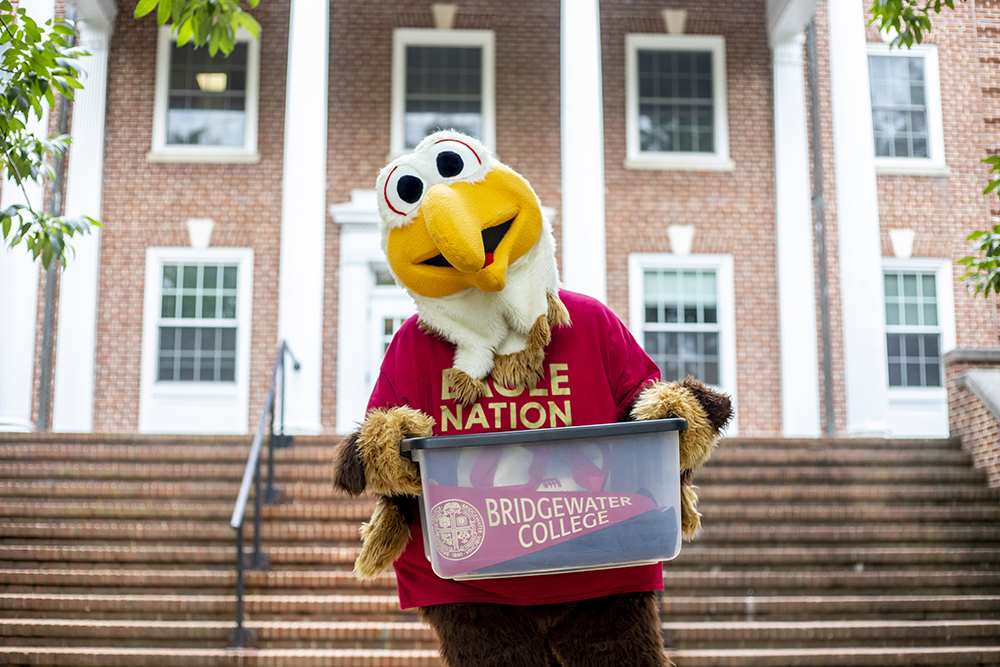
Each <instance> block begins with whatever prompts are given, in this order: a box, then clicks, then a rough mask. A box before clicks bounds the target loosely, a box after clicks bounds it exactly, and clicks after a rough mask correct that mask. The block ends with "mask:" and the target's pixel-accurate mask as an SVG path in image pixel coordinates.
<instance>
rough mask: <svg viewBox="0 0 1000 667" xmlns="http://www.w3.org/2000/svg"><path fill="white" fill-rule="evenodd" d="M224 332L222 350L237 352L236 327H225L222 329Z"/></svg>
mask: <svg viewBox="0 0 1000 667" xmlns="http://www.w3.org/2000/svg"><path fill="white" fill-rule="evenodd" d="M220 331H221V332H222V346H221V348H220V349H221V350H222V351H223V352H235V351H236V329H228V328H223V329H220Z"/></svg>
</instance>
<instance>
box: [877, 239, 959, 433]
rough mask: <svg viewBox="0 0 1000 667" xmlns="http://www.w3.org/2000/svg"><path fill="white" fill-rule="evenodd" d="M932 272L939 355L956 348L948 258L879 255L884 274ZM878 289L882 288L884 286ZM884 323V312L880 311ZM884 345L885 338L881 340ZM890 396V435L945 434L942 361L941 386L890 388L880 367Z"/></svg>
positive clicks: (945, 392) (952, 278) (952, 277)
mask: <svg viewBox="0 0 1000 667" xmlns="http://www.w3.org/2000/svg"><path fill="white" fill-rule="evenodd" d="M887 272H889V273H910V272H912V273H933V274H934V286H935V290H936V291H937V297H936V298H937V307H938V326H939V328H940V329H941V349H940V353H941V358H942V359H944V355H945V353H947V352H949V351H951V350H953V349H955V346H956V344H957V343H956V333H955V292H954V289H955V288H954V284H955V275H954V268H953V265H952V262H951V260H950V259H934V258H923V257H919V258H910V259H901V258H895V257H883V258H882V275H885V273H887ZM879 289H881V290H884V289H885V287H884V285H880V286H879ZM882 317H883V323H884V318H885V315H884V314H883V316H882ZM882 344H883V345H885V344H886V343H885V340H883V342H882ZM882 376H883V382H885V384H886V387H887V388H888V396H889V432H890V435H891V436H892V437H907V438H909V437H927V438H946V437H948V434H949V431H948V390H947V386H946V383H945V376H944V363H943V361H942V367H941V386H940V387H890V386H889V366H888V363H887V364H886V366H885V368H883V369H882Z"/></svg>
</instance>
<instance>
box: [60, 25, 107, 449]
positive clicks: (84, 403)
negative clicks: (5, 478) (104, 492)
mask: <svg viewBox="0 0 1000 667" xmlns="http://www.w3.org/2000/svg"><path fill="white" fill-rule="evenodd" d="M77 27H78V29H79V32H80V46H82V47H83V48H85V49H87V51H89V52H90V55H89V56H88V57H86V58H84V59H83V60H82V63H81V64H82V65H83V67H84V68H85V69H86V71H87V74H86V78H85V79H84V81H83V90H79V91H77V93H76V95H75V99H74V102H73V144H72V146H71V147H70V151H69V165H68V168H67V179H66V215H67V216H70V217H73V216H81V215H87V216H90V217H92V218H95V219H97V220H100V219H101V194H102V189H103V185H104V111H105V100H106V98H107V84H108V41H109V39H110V37H111V24H110V23H108V22H106V21H98V20H81V21H78V22H77ZM73 248H74V249H75V250H76V254H75V256H74V257H72V258H71V259H70V260H69V261H68V262H67V264H66V268H65V269H64V270H63V274H62V280H61V281H60V285H59V330H58V336H57V339H56V369H55V389H54V399H53V412H52V430H53V431H76V432H89V431H91V430H92V429H93V424H94V354H95V351H96V337H97V294H98V284H99V266H100V264H99V259H100V250H101V230H100V229H96V228H95V229H94V230H93V231H92V232H91V234H90V235H88V236H82V237H78V238H75V239H74V240H73Z"/></svg>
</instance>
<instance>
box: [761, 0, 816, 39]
mask: <svg viewBox="0 0 1000 667" xmlns="http://www.w3.org/2000/svg"><path fill="white" fill-rule="evenodd" d="M815 11H816V0H767V36H768V39H769V40H770V42H771V46H772V47H773V46H775V45H776V44H782V43H786V42H787V41H788V38H789V37H791V36H792V35H797V34H799V33H801V32H802V30H803V29H804V28H805V27H806V24H807V23H809V19H811V18H812V16H813V14H814V13H815Z"/></svg>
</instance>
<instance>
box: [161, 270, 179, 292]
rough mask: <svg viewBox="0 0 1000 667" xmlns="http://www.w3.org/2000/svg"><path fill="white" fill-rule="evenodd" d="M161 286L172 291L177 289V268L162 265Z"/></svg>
mask: <svg viewBox="0 0 1000 667" xmlns="http://www.w3.org/2000/svg"><path fill="white" fill-rule="evenodd" d="M163 286H164V287H166V288H167V289H174V288H175V287H177V266H176V265H175V264H166V265H164V267H163Z"/></svg>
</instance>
